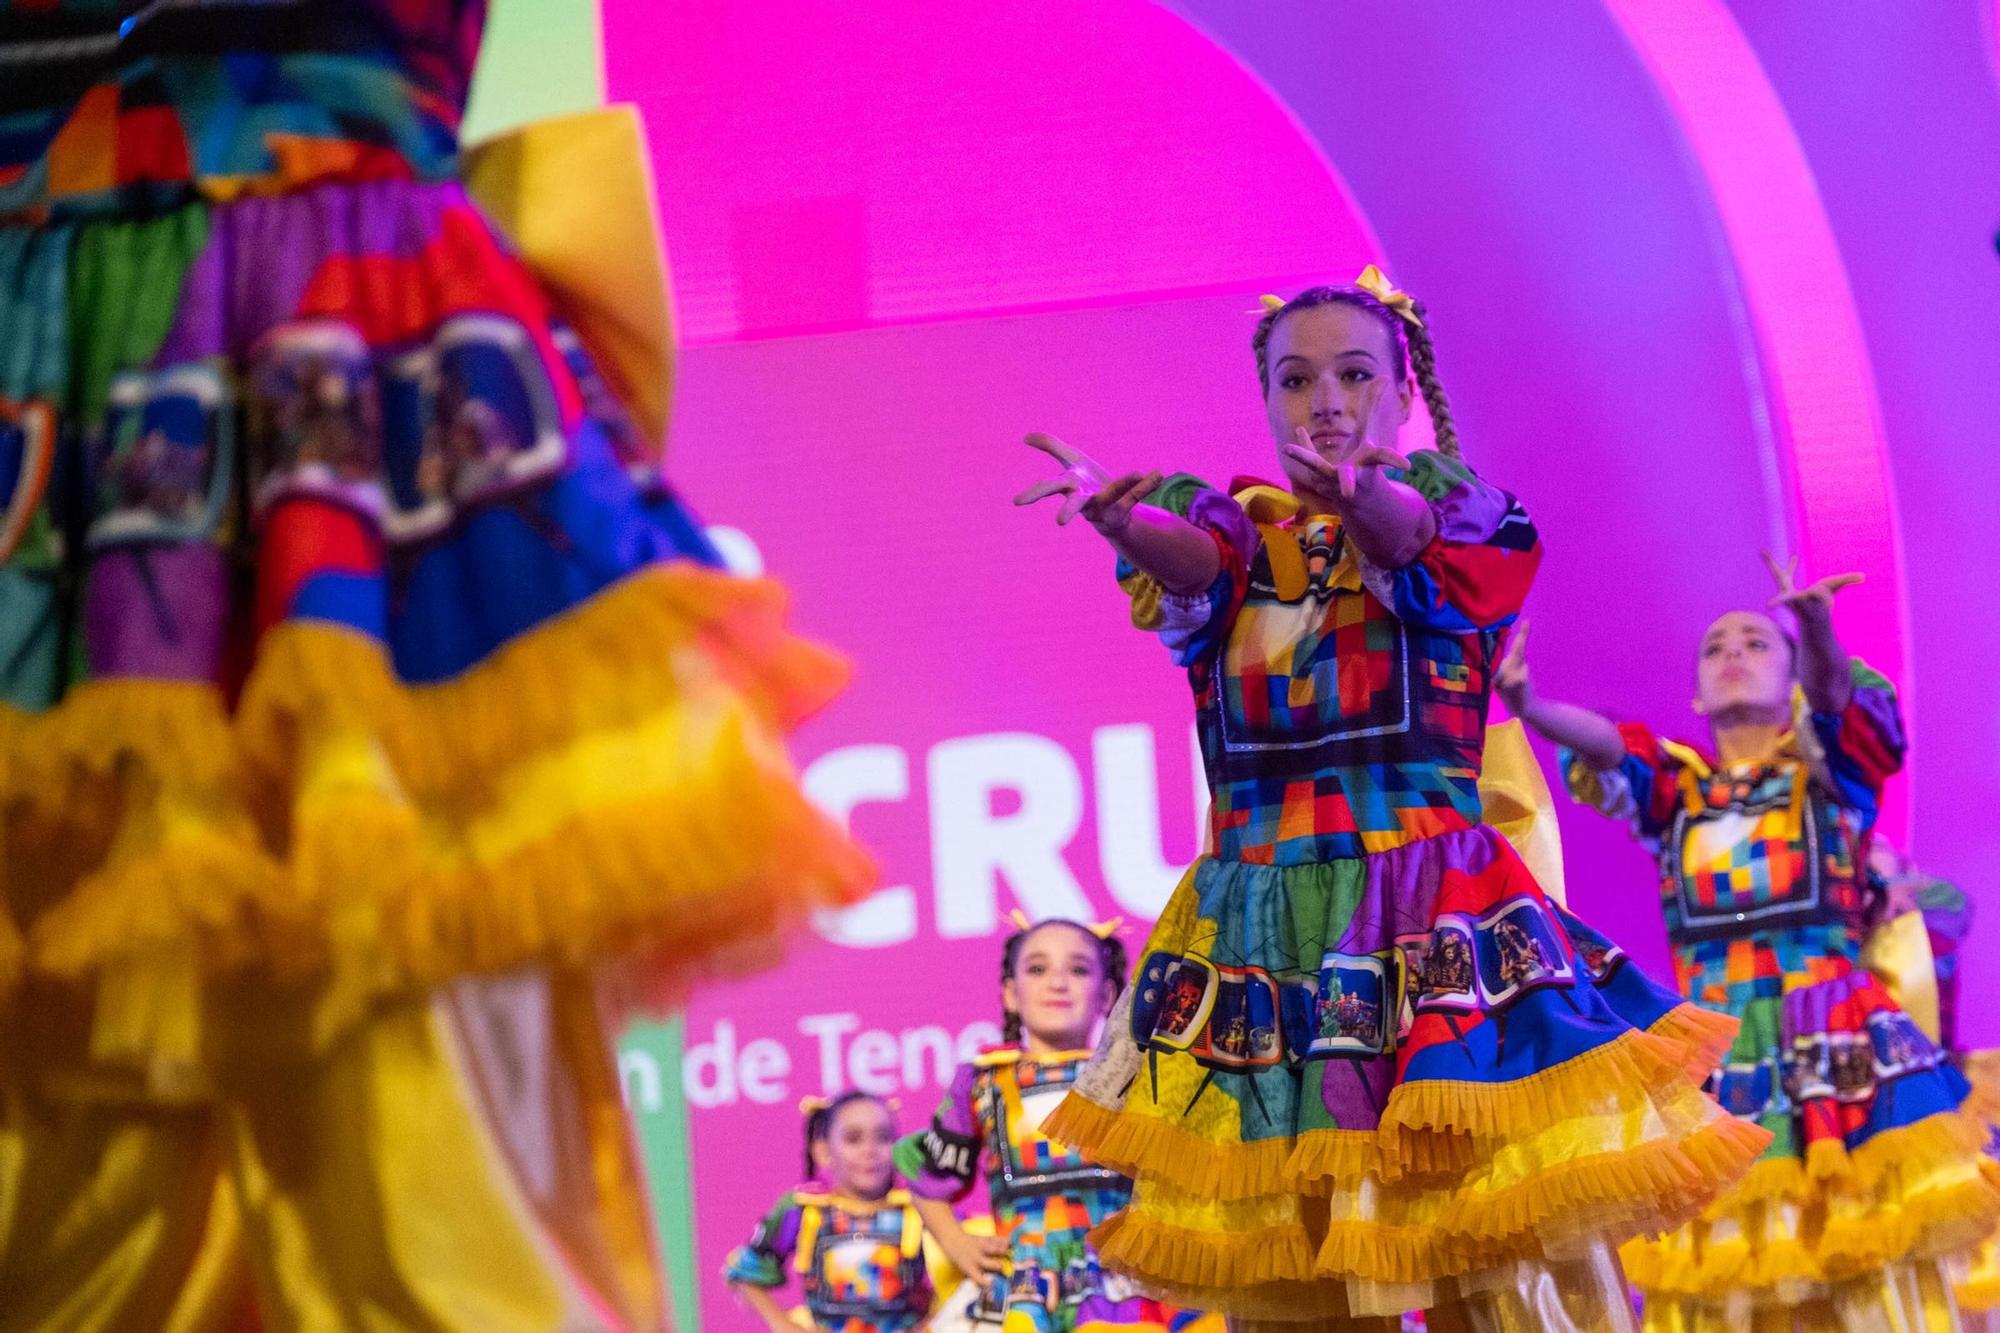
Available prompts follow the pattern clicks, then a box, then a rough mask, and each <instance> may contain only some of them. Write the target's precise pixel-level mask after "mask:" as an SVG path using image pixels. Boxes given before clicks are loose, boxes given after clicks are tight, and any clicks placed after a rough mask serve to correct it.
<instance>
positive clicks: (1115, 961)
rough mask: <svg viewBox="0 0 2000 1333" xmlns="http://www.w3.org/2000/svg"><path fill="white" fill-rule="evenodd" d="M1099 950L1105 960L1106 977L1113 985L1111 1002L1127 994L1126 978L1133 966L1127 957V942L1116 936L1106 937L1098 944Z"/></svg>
mask: <svg viewBox="0 0 2000 1333" xmlns="http://www.w3.org/2000/svg"><path fill="white" fill-rule="evenodd" d="M1097 944H1098V949H1099V951H1100V954H1101V956H1102V957H1103V960H1104V976H1105V979H1106V980H1108V981H1109V982H1110V983H1111V1002H1112V1003H1113V1004H1116V1003H1117V1002H1118V997H1119V996H1120V995H1123V994H1124V993H1125V978H1126V977H1127V976H1128V975H1130V971H1131V964H1130V962H1129V961H1128V960H1127V959H1126V957H1125V941H1123V940H1121V939H1119V938H1118V937H1117V936H1116V935H1106V936H1105V937H1104V938H1103V939H1100V940H1099V941H1098V942H1097Z"/></svg>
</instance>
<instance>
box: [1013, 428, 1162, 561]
mask: <svg viewBox="0 0 2000 1333" xmlns="http://www.w3.org/2000/svg"><path fill="white" fill-rule="evenodd" d="M1027 443H1028V447H1029V448H1030V449H1039V450H1041V451H1042V452H1043V453H1045V454H1047V455H1048V456H1049V457H1050V458H1053V459H1055V460H1056V462H1058V463H1061V464H1062V465H1063V470H1062V471H1061V473H1059V474H1058V475H1056V476H1054V477H1051V478H1050V479H1049V480H1047V481H1038V482H1036V483H1035V484H1034V485H1032V486H1030V487H1028V489H1026V490H1024V491H1022V492H1021V493H1020V494H1019V495H1017V496H1015V497H1014V503H1015V504H1017V505H1031V504H1034V503H1035V502H1036V501H1038V500H1047V499H1049V498H1050V497H1052V496H1057V495H1060V496H1062V497H1063V502H1062V505H1061V507H1060V508H1058V509H1057V510H1056V522H1057V523H1068V522H1069V521H1070V520H1071V519H1073V518H1077V517H1079V516H1081V517H1082V518H1083V520H1084V521H1085V522H1086V523H1088V524H1090V526H1091V527H1093V528H1096V529H1097V530H1098V531H1099V532H1101V533H1103V534H1104V535H1105V536H1107V537H1109V536H1111V535H1113V534H1114V533H1119V532H1123V531H1124V530H1125V529H1126V528H1127V527H1129V526H1130V525H1131V522H1132V510H1133V508H1134V507H1135V506H1136V505H1138V503H1139V502H1140V501H1141V500H1143V499H1145V498H1146V497H1147V496H1148V495H1150V494H1152V492H1153V491H1154V489H1155V488H1157V487H1158V486H1159V484H1160V474H1159V473H1157V472H1128V473H1126V474H1125V475H1124V476H1122V477H1115V478H1113V477H1109V476H1108V475H1107V474H1106V472H1105V469H1104V466H1103V464H1101V463H1099V462H1098V461H1097V460H1096V459H1094V458H1092V457H1091V456H1090V455H1089V454H1086V453H1084V452H1083V451H1082V450H1081V449H1075V448H1072V447H1071V446H1069V445H1067V444H1064V443H1063V442H1062V441H1061V440H1058V439H1057V438H1056V437H1055V436H1053V435H1044V434H1042V433H1041V432H1040V431H1034V432H1031V433H1030V434H1029V435H1028V437H1027Z"/></svg>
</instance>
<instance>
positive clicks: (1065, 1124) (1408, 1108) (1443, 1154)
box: [1045, 1010, 1770, 1317]
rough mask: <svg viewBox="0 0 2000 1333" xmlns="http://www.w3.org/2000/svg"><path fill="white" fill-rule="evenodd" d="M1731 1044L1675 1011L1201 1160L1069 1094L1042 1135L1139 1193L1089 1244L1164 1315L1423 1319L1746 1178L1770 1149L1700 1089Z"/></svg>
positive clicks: (1719, 1022) (1729, 1027)
mask: <svg viewBox="0 0 2000 1333" xmlns="http://www.w3.org/2000/svg"><path fill="white" fill-rule="evenodd" d="M1734 1027H1735V1024H1734V1020H1732V1019H1730V1018H1728V1017H1727V1016H1722V1015H1710V1014H1706V1013H1705V1012H1704V1011H1693V1012H1682V1011H1678V1010H1677V1011H1675V1013H1674V1014H1673V1015H1671V1016H1670V1018H1669V1019H1668V1020H1667V1021H1663V1022H1662V1023H1661V1024H1659V1025H1657V1026H1656V1028H1655V1029H1654V1030H1653V1031H1651V1032H1643V1033H1642V1032H1632V1033H1628V1034H1626V1035H1625V1036H1624V1037H1621V1038H1618V1039H1616V1040H1614V1041H1613V1042H1611V1043H1608V1044H1607V1045H1605V1046H1603V1047H1600V1048H1598V1049H1597V1050H1595V1051H1592V1052H1590V1053H1588V1054H1586V1055H1583V1056H1579V1057H1577V1058H1575V1059H1572V1060H1570V1061H1566V1062H1564V1063H1563V1064H1561V1065H1557V1066H1555V1067H1553V1068H1551V1069H1548V1070H1544V1071H1542V1072H1541V1073H1539V1074H1537V1075H1535V1076H1533V1077H1531V1078H1528V1079H1524V1080H1520V1081H1519V1082H1517V1083H1513V1084H1497V1085H1490V1084H1474V1083H1440V1084H1434V1085H1426V1084H1424V1083H1415V1084H1402V1085H1398V1086H1397V1088H1396V1089H1395V1090H1394V1091H1393V1092H1392V1093H1391V1094H1390V1098H1389V1101H1388V1104H1387V1106H1386V1107H1385V1108H1384V1113H1383V1116H1382V1124H1381V1128H1380V1129H1379V1130H1376V1131H1338V1130H1328V1131H1310V1132H1308V1133H1306V1134H1303V1135H1299V1136H1297V1137H1296V1138H1292V1139H1282V1140H1272V1141H1266V1142H1262V1143H1250V1144H1242V1143H1228V1142H1221V1141H1209V1140H1205V1139H1202V1138H1201V1137H1199V1136H1198V1134H1197V1133H1195V1132H1193V1131H1192V1130H1190V1129H1189V1128H1188V1127H1187V1126H1186V1125H1185V1124H1182V1123H1176V1122H1174V1121H1171V1120H1169V1119H1167V1118H1165V1117H1163V1116H1159V1117H1156V1116H1153V1115H1148V1114H1146V1111H1147V1110H1148V1109H1149V1105H1148V1103H1147V1101H1146V1098H1145V1097H1144V1095H1143V1094H1141V1093H1139V1092H1136V1091H1135V1093H1134V1095H1133V1098H1132V1101H1131V1102H1130V1103H1128V1105H1127V1106H1126V1107H1125V1108H1123V1109H1118V1110H1114V1109H1112V1108H1110V1107H1107V1106H1104V1105H1101V1104H1099V1103H1097V1102H1094V1101H1091V1100H1089V1099H1088V1098H1086V1097H1084V1096H1081V1095H1078V1094H1076V1093H1072V1095H1071V1096H1070V1097H1069V1098H1067V1099H1066V1100H1065V1101H1064V1103H1063V1104H1062V1105H1061V1106H1060V1107H1059V1108H1058V1109H1057V1111H1056V1113H1055V1114H1054V1116H1052V1117H1051V1119H1050V1121H1049V1122H1048V1124H1047V1125H1046V1126H1045V1129H1046V1130H1047V1132H1049V1133H1051V1134H1052V1135H1053V1136H1055V1137H1057V1138H1059V1139H1062V1140H1064V1141H1066V1142H1070V1143H1074V1144H1077V1145H1078V1146H1079V1147H1081V1148H1082V1149H1083V1150H1084V1151H1085V1152H1086V1153H1087V1154H1089V1155H1090V1156H1092V1157H1093V1158H1094V1159H1097V1160H1102V1161H1105V1162H1107V1163H1109V1164H1111V1165H1114V1166H1117V1167H1118V1168H1120V1169H1121V1170H1124V1171H1127V1172H1130V1173H1132V1174H1134V1175H1135V1176H1136V1177H1137V1180H1138V1185H1137V1189H1136V1191H1135V1194H1134V1197H1133V1202H1132V1204H1131V1206H1130V1207H1128V1208H1127V1209H1126V1210H1124V1211H1123V1212H1122V1213H1120V1214H1118V1215H1117V1216H1115V1217H1114V1218H1113V1219H1111V1220H1110V1221H1109V1222H1107V1223H1106V1224H1105V1225H1104V1226H1103V1227H1101V1228H1099V1229H1098V1230H1097V1231H1096V1232H1094V1233H1093V1236H1092V1239H1093V1241H1094V1242H1095V1243H1096V1244H1097V1246H1098V1248H1099V1251H1100V1253H1101V1255H1102V1256H1103V1258H1104V1260H1105V1262H1106V1263H1107V1264H1108V1265H1109V1266H1110V1267H1112V1268H1115V1269H1117V1270H1118V1271H1120V1272H1125V1273H1129V1274H1131V1275H1133V1276H1134V1277H1135V1279H1137V1280H1138V1281H1139V1282H1140V1283H1141V1285H1142V1286H1144V1287H1145V1288H1147V1289H1148V1290H1151V1291H1153V1292H1155V1293H1157V1294H1159V1295H1161V1296H1163V1297H1165V1298H1167V1299H1171V1300H1176V1301H1181V1302H1189V1303H1195V1304H1197V1305H1198V1306H1199V1307H1200V1308H1209V1309H1216V1310H1221V1311H1224V1312H1226V1313H1229V1314H1232V1315H1240V1316H1244V1317H1272V1316H1278V1315H1282V1314H1283V1313H1284V1312H1286V1311H1288V1310H1290V1311H1301V1310H1306V1309H1312V1310H1325V1309H1331V1308H1348V1309H1353V1310H1355V1311H1357V1312H1365V1313H1373V1312H1375V1310H1376V1308H1377V1307H1378V1306H1379V1305H1381V1303H1382V1302H1384V1301H1387V1302H1389V1303H1391V1304H1393V1302H1394V1301H1395V1300H1398V1299H1406V1300H1408V1301H1410V1302H1411V1303H1413V1304H1423V1305H1429V1304H1434V1303H1436V1301H1437V1300H1438V1299H1442V1298H1448V1297H1450V1295H1451V1293H1452V1291H1455V1290H1456V1288H1455V1287H1453V1286H1451V1284H1453V1283H1455V1282H1457V1281H1459V1280H1461V1279H1472V1278H1474V1277H1475V1276H1476V1275H1478V1274H1480V1273H1483V1272H1486V1271H1489V1270H1491V1269H1493V1268H1494V1267H1496V1266H1498V1265H1502V1264H1507V1263H1513V1262H1521V1261H1527V1262H1540V1261H1545V1260H1549V1259H1552V1258H1554V1257H1556V1256H1557V1255H1558V1254H1560V1253H1567V1252H1568V1251H1569V1250H1570V1249H1573V1248H1575V1247H1577V1246H1582V1245H1587V1244H1589V1243H1590V1242H1591V1241H1592V1240H1594V1239H1602V1240H1608V1241H1610V1242H1611V1243H1613V1244H1615V1243H1618V1242H1620V1241H1623V1240H1626V1239H1628V1238H1630V1237H1632V1236H1635V1235H1643V1234H1652V1233H1658V1232H1662V1231H1667V1230H1671V1229H1672V1228H1675V1227H1677V1226H1679V1225H1681V1224H1682V1223H1684V1222H1686V1221H1687V1220H1688V1219H1690V1218H1692V1217H1695V1216H1696V1215H1698V1214H1699V1213H1700V1212H1701V1211H1702V1209H1703V1208H1705V1207H1706V1206H1708V1205H1709V1204H1710V1203H1711V1202H1712V1201H1713V1200H1714V1199H1715V1197H1716V1196H1717V1195H1718V1194H1720V1193H1722V1192H1723V1191H1724V1190H1725V1189H1726V1188H1727V1186H1728V1185H1729V1184H1730V1183H1731V1182H1733V1181H1735V1180H1737V1179H1739V1178H1741V1177H1742V1176H1743V1175H1744V1173H1745V1172H1746V1171H1748V1170H1749V1168H1750V1166H1751V1163H1752V1162H1753V1161H1755V1159H1756V1157H1757V1155H1758V1154H1759V1153H1760V1152H1762V1151H1763V1150H1764V1148H1765V1147H1766V1146H1767V1145H1768V1143H1769V1141H1770V1136H1769V1135H1768V1134H1767V1133H1765V1132H1764V1131H1763V1130H1761V1129H1757V1128H1755V1127H1754V1126H1751V1125H1748V1124H1745V1123H1743V1122H1741V1121H1738V1120H1735V1119H1733V1118H1731V1117H1729V1116H1727V1115H1724V1114H1723V1113H1722V1112H1721V1110H1720V1109H1719V1108H1718V1107H1716V1106H1715V1104H1714V1103H1713V1102H1711V1101H1710V1100H1708V1099H1707V1098H1706V1097H1704V1096H1703V1095H1702V1094H1701V1093H1700V1091H1699V1088H1698V1083H1697V1080H1696V1077H1695V1074H1694V1072H1693V1071H1695V1070H1698V1069H1702V1068H1704V1067H1705V1065H1704V1062H1705V1061H1710V1060H1712V1059H1713V1058H1715V1056H1714V1054H1713V1053H1716V1052H1719V1051H1720V1050H1721V1049H1722V1048H1724V1047H1726V1046H1727V1044H1728V1042H1729V1041H1730V1040H1731V1038H1732V1035H1733V1031H1734ZM1706 1067H1712V1065H1709V1066H1706ZM1440 1284H1445V1285H1443V1286H1440ZM1383 1291H1387V1292H1389V1293H1390V1294H1389V1295H1381V1294H1380V1293H1381V1292H1383ZM1329 1293H1333V1294H1334V1295H1335V1296H1336V1297H1337V1304H1335V1305H1329V1304H1328V1301H1329V1299H1330V1296H1329ZM1399 1308H1400V1307H1399Z"/></svg>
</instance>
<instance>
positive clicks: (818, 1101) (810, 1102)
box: [799, 1095, 827, 1115]
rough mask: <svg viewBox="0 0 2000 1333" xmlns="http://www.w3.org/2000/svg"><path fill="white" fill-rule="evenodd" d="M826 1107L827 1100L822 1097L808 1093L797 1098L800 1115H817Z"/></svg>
mask: <svg viewBox="0 0 2000 1333" xmlns="http://www.w3.org/2000/svg"><path fill="white" fill-rule="evenodd" d="M826 1108H827V1100H826V1098H824V1097H814V1096H810V1095H808V1096H805V1097H801V1098H799V1114H800V1115H818V1114H819V1113H820V1112H821V1111H824V1110H825V1109H826Z"/></svg>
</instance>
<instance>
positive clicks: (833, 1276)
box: [724, 1091, 932, 1333]
mask: <svg viewBox="0 0 2000 1333" xmlns="http://www.w3.org/2000/svg"><path fill="white" fill-rule="evenodd" d="M802 1109H803V1110H804V1112H805V1117H806V1176H805V1178H806V1181H807V1182H808V1183H807V1184H805V1185H802V1186H801V1187H799V1188H798V1189H795V1190H792V1191H791V1192H790V1193H788V1194H786V1195H785V1197H784V1198H782V1199H780V1200H778V1202H777V1204H776V1205H775V1206H774V1207H773V1208H772V1209H771V1211H770V1213H769V1214H768V1215H767V1216H766V1217H765V1218H764V1220H763V1221H761V1222H759V1223H758V1224H757V1230H756V1231H755V1232H754V1233H753V1234H752V1235H751V1237H750V1241H749V1243H748V1244H746V1245H744V1246H742V1247H740V1248H739V1249H737V1250H735V1251H733V1252H732V1253H731V1254H730V1256H729V1259H728V1262H727V1265H726V1267H725V1269H724V1275H725V1276H726V1277H727V1278H728V1279H729V1284H730V1285H731V1286H732V1287H734V1288H735V1289H736V1290H737V1292H738V1293H739V1294H740V1295H741V1296H742V1297H743V1300H744V1302H745V1303H746V1304H748V1305H749V1306H750V1308H751V1309H752V1310H754V1311H756V1313H757V1315H758V1317H759V1318H761V1319H762V1320H763V1321H764V1324H765V1326H766V1327H767V1328H769V1329H771V1330H772V1333H797V1329H798V1325H797V1324H795V1323H793V1322H792V1321H791V1319H790V1318H789V1317H788V1316H787V1315H786V1314H785V1312H784V1310H783V1309H781V1308H780V1307H779V1305H778V1302H777V1301H776V1299H774V1298H773V1296H772V1292H774V1291H776V1290H777V1289H779V1288H781V1287H783V1286H784V1285H785V1281H786V1273H787V1271H788V1270H789V1271H792V1272H796V1273H797V1274H798V1275H799V1280H800V1285H801V1288H802V1289H803V1291H804V1293H805V1303H806V1310H807V1311H808V1313H810V1314H811V1316H812V1320H813V1327H814V1328H816V1329H820V1330H823V1331H824V1333H915V1331H916V1330H921V1329H922V1328H924V1327H925V1326H926V1323H925V1321H926V1319H927V1318H928V1316H929V1314H930V1309H931V1299H932V1297H931V1283H930V1276H929V1274H928V1273H927V1271H926V1270H925V1267H924V1248H923V1238H924V1226H923V1219H922V1218H920V1217H919V1216H918V1215H917V1212H916V1210H915V1209H914V1208H913V1207H911V1204H910V1196H909V1193H908V1192H907V1191H905V1190H902V1189H897V1188H893V1186H894V1185H895V1183H896V1171H895V1164H894V1162H893V1161H892V1160H891V1155H892V1153H893V1152H894V1150H895V1146H896V1119H895V1115H894V1113H893V1111H892V1109H891V1108H890V1107H889V1106H888V1105H887V1104H886V1103H884V1102H883V1101H882V1100H881V1099H880V1098H879V1097H872V1096H870V1095H869V1094H867V1093H865V1092H860V1091H848V1092H844V1093H842V1094H840V1095H839V1096H838V1097H835V1098H834V1099H833V1100H832V1101H819V1100H817V1099H814V1100H809V1101H808V1102H807V1103H806V1104H805V1106H804V1107H803V1108H802Z"/></svg>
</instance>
